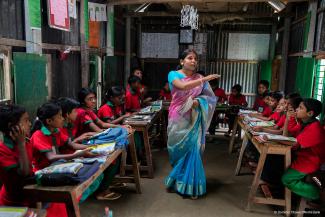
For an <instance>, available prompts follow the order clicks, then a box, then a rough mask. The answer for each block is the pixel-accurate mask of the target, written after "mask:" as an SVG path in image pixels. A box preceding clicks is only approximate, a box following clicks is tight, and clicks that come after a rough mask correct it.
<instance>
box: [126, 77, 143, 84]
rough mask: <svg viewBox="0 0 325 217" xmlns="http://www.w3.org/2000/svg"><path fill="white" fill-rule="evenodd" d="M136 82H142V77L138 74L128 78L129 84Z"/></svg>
mask: <svg viewBox="0 0 325 217" xmlns="http://www.w3.org/2000/svg"><path fill="white" fill-rule="evenodd" d="M136 82H141V79H140V78H139V77H138V76H135V75H131V76H130V77H129V79H128V84H129V85H131V84H133V83H136Z"/></svg>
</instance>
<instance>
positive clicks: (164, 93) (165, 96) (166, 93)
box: [159, 81, 172, 101]
mask: <svg viewBox="0 0 325 217" xmlns="http://www.w3.org/2000/svg"><path fill="white" fill-rule="evenodd" d="M159 99H160V100H167V101H171V100H172V94H171V92H170V90H169V85H168V81H166V82H165V85H164V87H163V89H161V90H160V93H159Z"/></svg>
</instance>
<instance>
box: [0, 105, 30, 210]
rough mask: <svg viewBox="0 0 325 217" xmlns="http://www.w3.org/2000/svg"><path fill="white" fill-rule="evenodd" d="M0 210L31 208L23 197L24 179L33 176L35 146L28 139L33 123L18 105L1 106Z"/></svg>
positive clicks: (26, 198) (26, 197) (25, 196)
mask: <svg viewBox="0 0 325 217" xmlns="http://www.w3.org/2000/svg"><path fill="white" fill-rule="evenodd" d="M0 120H1V122H0V131H1V132H2V134H3V137H4V140H3V141H2V142H0V182H1V183H2V187H1V191H0V206H29V205H30V204H29V202H28V196H27V195H24V193H23V187H24V185H25V184H26V183H25V178H27V177H29V176H32V174H33V171H32V163H31V161H32V146H31V144H30V143H29V140H28V139H27V138H28V136H29V133H30V128H31V123H30V121H29V115H28V113H27V112H26V110H25V109H24V108H22V107H20V106H17V105H4V106H0Z"/></svg>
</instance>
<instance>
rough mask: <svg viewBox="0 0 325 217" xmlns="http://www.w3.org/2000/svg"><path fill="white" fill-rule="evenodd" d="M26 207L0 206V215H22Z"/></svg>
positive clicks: (16, 216)
mask: <svg viewBox="0 0 325 217" xmlns="http://www.w3.org/2000/svg"><path fill="white" fill-rule="evenodd" d="M27 211H28V208H25V207H8V206H4V207H0V216H1V217H24V216H26V215H27ZM27 216H28V215H27Z"/></svg>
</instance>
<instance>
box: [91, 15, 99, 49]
mask: <svg viewBox="0 0 325 217" xmlns="http://www.w3.org/2000/svg"><path fill="white" fill-rule="evenodd" d="M88 45H89V47H94V48H99V45H100V23H99V22H96V21H89V41H88Z"/></svg>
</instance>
